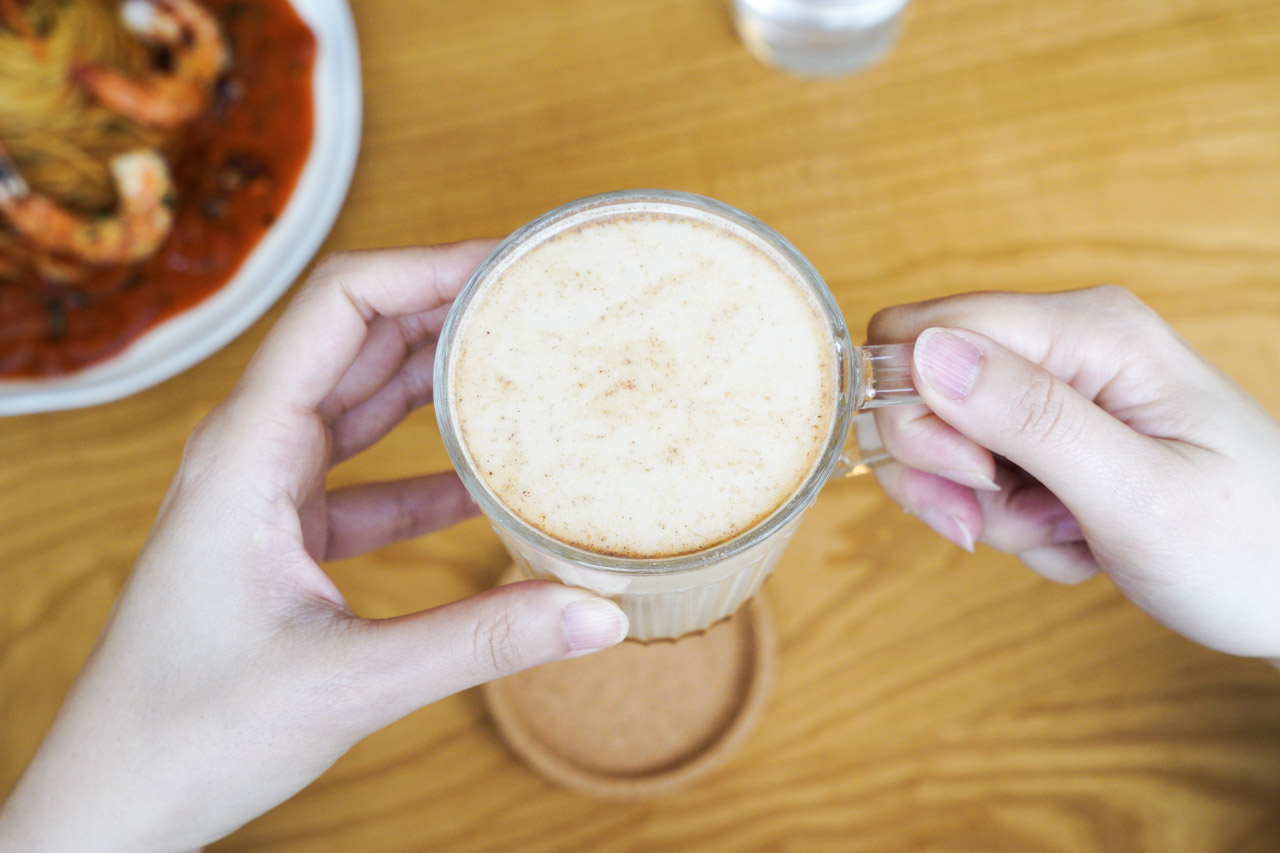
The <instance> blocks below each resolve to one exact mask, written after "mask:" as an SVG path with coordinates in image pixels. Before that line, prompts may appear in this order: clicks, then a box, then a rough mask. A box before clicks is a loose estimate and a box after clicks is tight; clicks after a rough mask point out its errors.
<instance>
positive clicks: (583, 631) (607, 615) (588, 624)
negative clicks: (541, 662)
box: [564, 598, 630, 652]
mask: <svg viewBox="0 0 1280 853" xmlns="http://www.w3.org/2000/svg"><path fill="white" fill-rule="evenodd" d="M628 627H630V626H629V624H628V622H627V614H625V613H623V612H622V608H620V607H618V605H616V604H614V603H613V602H612V601H608V600H607V599H603V598H580V599H578V600H577V601H572V602H570V603H569V604H567V605H566V606H565V608H564V636H565V639H567V640H568V641H569V648H570V649H572V650H573V651H575V652H593V651H596V650H597V649H604V648H608V647H609V646H616V645H617V644H618V643H621V642H622V641H623V640H624V639H626V636H627V628H628Z"/></svg>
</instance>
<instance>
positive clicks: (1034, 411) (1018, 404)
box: [1010, 373, 1079, 444]
mask: <svg viewBox="0 0 1280 853" xmlns="http://www.w3.org/2000/svg"><path fill="white" fill-rule="evenodd" d="M1071 412H1072V407H1071V406H1070V405H1069V403H1068V400H1067V399H1066V395H1065V390H1064V389H1063V387H1062V386H1061V385H1060V384H1059V383H1058V382H1056V381H1055V380H1054V379H1053V377H1051V376H1049V375H1048V374H1045V373H1037V374H1036V375H1035V376H1034V377H1033V378H1032V380H1031V381H1030V382H1028V383H1027V385H1026V386H1025V387H1024V388H1023V389H1022V392H1021V393H1020V394H1019V395H1018V397H1017V399H1015V400H1014V402H1013V406H1012V412H1011V417H1010V422H1011V423H1015V424H1017V425H1018V432H1019V434H1020V435H1022V436H1023V437H1024V439H1030V440H1031V441H1033V442H1035V443H1036V444H1044V443H1048V442H1054V443H1058V444H1064V443H1069V442H1070V441H1072V440H1074V437H1075V435H1076V434H1077V433H1078V432H1079V422H1078V420H1077V419H1076V418H1074V417H1073V416H1072V414H1071Z"/></svg>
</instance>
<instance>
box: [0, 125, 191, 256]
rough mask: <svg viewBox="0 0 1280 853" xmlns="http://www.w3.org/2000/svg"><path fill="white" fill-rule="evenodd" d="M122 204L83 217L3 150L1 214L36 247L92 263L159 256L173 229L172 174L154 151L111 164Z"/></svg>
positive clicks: (122, 156) (124, 156)
mask: <svg viewBox="0 0 1280 853" xmlns="http://www.w3.org/2000/svg"><path fill="white" fill-rule="evenodd" d="M108 165H109V167H110V169H111V175H112V177H113V178H114V179H115V184H116V195H117V196H118V197H119V204H118V205H117V209H116V211H115V212H114V213H111V214H106V215H102V216H93V215H90V216H84V215H81V214H78V213H73V212H71V211H69V210H67V209H66V208H65V207H63V206H62V205H60V204H58V203H57V202H55V201H53V200H52V199H50V198H48V197H46V196H42V195H40V194H38V193H35V192H32V190H31V187H30V186H29V185H28V184H27V181H26V179H25V178H23V177H22V174H21V173H20V172H19V171H18V169H17V167H16V166H15V165H14V162H13V160H12V159H10V157H9V156H8V154H7V153H5V152H4V150H3V149H0V213H3V214H4V215H5V217H6V218H7V219H8V220H9V222H10V224H11V225H12V226H13V228H14V230H16V231H17V232H18V233H19V234H21V235H22V236H23V237H25V238H26V240H27V242H28V243H30V244H31V246H32V248H33V249H34V250H35V252H34V253H33V254H44V255H58V256H63V257H66V258H69V259H71V260H74V261H78V262H80V263H83V264H89V265H93V266H106V265H112V264H127V263H133V262H136V261H140V260H143V259H144V258H147V257H149V256H150V255H152V254H154V253H155V251H156V250H157V249H158V248H160V245H161V244H162V243H163V242H164V241H165V238H166V237H168V236H169V229H170V228H172V227H173V206H174V200H175V196H174V189H173V177H172V176H171V175H170V174H169V166H168V164H167V163H165V160H164V158H163V157H161V156H160V155H159V154H158V153H157V152H155V151H153V150H151V149H145V148H144V149H139V150H137V151H130V152H128V153H126V154H120V155H118V156H116V157H114V158H112V160H111V161H110V163H109V164H108Z"/></svg>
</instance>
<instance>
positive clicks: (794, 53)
mask: <svg viewBox="0 0 1280 853" xmlns="http://www.w3.org/2000/svg"><path fill="white" fill-rule="evenodd" d="M733 5H734V22H735V24H736V25H737V28H738V32H739V34H740V35H741V36H742V41H743V43H744V44H746V46H747V48H748V49H749V50H750V51H751V52H752V53H753V54H754V55H755V56H756V57H757V58H758V59H760V60H761V61H762V62H765V63H768V64H769V65H773V66H775V67H777V68H780V69H782V70H783V71H787V72H790V73H792V74H798V75H801V76H811V77H824V76H834V75H840V74H851V73H853V72H856V71H861V70H863V69H865V68H868V67H870V66H872V65H874V64H876V63H877V62H879V61H880V60H881V59H883V58H884V57H885V56H886V55H887V54H888V53H889V51H890V50H891V49H892V48H893V46H894V44H895V43H896V42H897V40H898V31H899V26H898V24H899V20H900V18H901V12H902V7H901V6H899V7H898V8H897V9H896V10H892V12H891V14H889V16H888V17H887V18H884V19H881V20H877V21H870V22H869V21H867V20H865V19H858V18H855V17H845V18H842V17H841V16H839V15H838V14H833V7H838V6H840V5H841V4H839V3H806V2H796V0H734V4H733ZM848 5H850V6H856V5H857V4H848ZM904 5H905V4H904Z"/></svg>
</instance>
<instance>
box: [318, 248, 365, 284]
mask: <svg viewBox="0 0 1280 853" xmlns="http://www.w3.org/2000/svg"><path fill="white" fill-rule="evenodd" d="M356 254H357V253H356V252H351V251H342V252H330V253H329V254H327V255H325V256H324V257H323V258H321V259H320V260H319V261H318V262H317V263H316V266H315V269H314V270H313V271H312V274H311V275H312V278H315V279H320V278H328V277H330V276H334V275H339V274H341V273H342V271H343V270H345V269H348V268H349V267H350V266H351V264H352V262H353V258H354V257H355V256H356Z"/></svg>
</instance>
